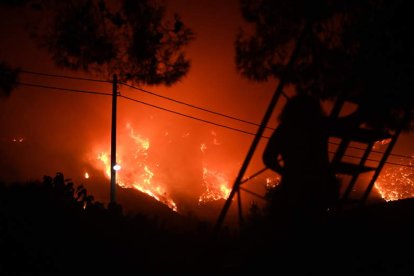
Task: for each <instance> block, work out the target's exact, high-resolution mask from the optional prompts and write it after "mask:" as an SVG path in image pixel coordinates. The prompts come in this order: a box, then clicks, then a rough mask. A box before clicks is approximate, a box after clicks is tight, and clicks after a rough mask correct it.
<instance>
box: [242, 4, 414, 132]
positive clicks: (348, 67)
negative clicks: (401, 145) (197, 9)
mask: <svg viewBox="0 0 414 276" xmlns="http://www.w3.org/2000/svg"><path fill="white" fill-rule="evenodd" d="M240 6H241V11H242V15H243V18H244V19H245V21H246V22H247V23H248V27H246V28H244V29H243V28H242V29H240V32H239V33H238V35H237V38H236V41H235V49H236V58H235V61H236V66H237V69H238V71H239V72H240V73H241V74H242V75H243V76H245V77H247V78H249V79H252V80H255V81H266V80H268V79H269V78H271V77H274V78H280V77H281V76H282V74H284V73H285V69H286V65H287V62H288V60H289V57H290V54H291V51H292V50H293V48H294V45H295V43H296V40H297V38H298V36H299V34H300V33H301V31H302V30H303V28H304V26H305V24H310V28H309V32H308V33H307V34H306V36H305V39H304V40H303V44H302V45H300V46H301V48H300V53H299V57H298V59H297V60H296V62H295V64H294V66H293V68H292V70H291V71H289V72H286V75H284V76H285V77H286V82H287V83H289V84H293V85H295V87H296V90H297V92H298V93H301V92H304V91H306V92H307V93H310V94H312V95H315V96H317V97H319V98H320V99H329V100H332V99H335V98H338V97H340V96H344V95H346V97H347V98H348V99H351V100H352V101H354V102H355V103H357V104H358V105H359V107H360V109H364V111H363V112H362V113H361V114H362V116H363V117H362V118H361V119H362V122H363V123H366V124H367V125H368V126H372V127H379V128H385V129H390V130H393V129H396V128H399V127H403V129H404V130H407V131H409V130H412V129H413V128H414V124H413V121H414V115H413V113H414V112H413V109H414V93H412V90H413V88H414V83H413V80H414V78H413V77H414V71H413V67H412V65H413V61H414V47H413V46H414V45H413V43H412V42H411V41H410V33H411V32H410V31H411V27H410V26H412V24H411V23H412V22H411V21H412V14H411V13H412V8H411V7H412V4H411V1H403V0H402V1H369V0H363V1H329V0H318V1H306V0H294V1H283V0H279V1H272V0H240ZM250 27H251V28H250Z"/></svg>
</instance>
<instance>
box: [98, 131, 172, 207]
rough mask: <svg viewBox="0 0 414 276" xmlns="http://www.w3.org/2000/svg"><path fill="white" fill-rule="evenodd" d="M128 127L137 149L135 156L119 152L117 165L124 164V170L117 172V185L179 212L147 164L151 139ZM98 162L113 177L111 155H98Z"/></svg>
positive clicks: (105, 153) (108, 175) (107, 175)
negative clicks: (134, 190)
mask: <svg viewBox="0 0 414 276" xmlns="http://www.w3.org/2000/svg"><path fill="white" fill-rule="evenodd" d="M126 127H127V129H128V132H129V135H128V137H129V138H130V139H131V140H132V141H133V145H134V146H135V148H134V151H133V154H125V152H124V151H123V150H122V148H121V149H120V150H119V152H117V155H118V160H117V161H118V163H117V165H119V166H120V164H124V165H123V166H122V170H119V171H117V179H116V182H117V184H118V185H119V186H120V187H123V188H131V187H133V188H135V189H137V190H139V191H141V192H142V193H145V194H147V195H149V196H151V197H153V198H154V199H156V200H158V201H160V202H162V203H164V204H165V205H167V206H168V207H169V208H171V209H172V210H173V211H175V212H177V210H178V208H177V204H176V203H175V202H174V201H173V200H172V199H171V198H170V197H169V196H168V194H167V191H166V189H165V188H164V186H163V185H162V183H154V181H153V178H154V172H153V170H152V168H151V166H150V165H149V164H147V157H148V149H149V148H150V142H149V139H148V138H145V137H143V136H141V135H139V134H137V133H136V132H135V131H134V129H133V128H132V127H131V125H130V124H127V125H126ZM97 160H99V161H100V162H99V163H100V164H95V165H98V168H99V169H101V170H103V171H104V172H105V175H106V177H107V178H108V179H109V178H110V176H111V162H110V158H109V154H108V153H107V152H101V153H99V154H98V157H97ZM119 168H120V167H119Z"/></svg>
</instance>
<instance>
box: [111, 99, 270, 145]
mask: <svg viewBox="0 0 414 276" xmlns="http://www.w3.org/2000/svg"><path fill="white" fill-rule="evenodd" d="M119 97H121V98H124V99H127V100H130V101H133V102H137V103H141V104H144V105H148V106H151V107H154V108H157V109H161V110H164V111H167V112H170V113H173V114H177V115H180V116H183V117H187V118H190V119H193V120H196V121H200V122H204V123H207V124H211V125H215V126H219V127H222V128H226V129H230V130H234V131H238V132H241V133H245V134H249V135H256V134H255V133H252V132H248V131H244V130H241V129H237V128H233V127H230V126H226V125H222V124H218V123H215V122H212V121H208V120H205V119H200V118H197V117H194V116H191V115H187V114H184V113H180V112H177V111H174V110H171V109H167V108H164V107H160V106H156V105H153V104H149V103H146V102H143V101H140V100H136V99H133V98H130V97H127V96H123V95H120V96H119ZM263 138H270V137H265V136H263Z"/></svg>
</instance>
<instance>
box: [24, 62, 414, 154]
mask: <svg viewBox="0 0 414 276" xmlns="http://www.w3.org/2000/svg"><path fill="white" fill-rule="evenodd" d="M21 72H24V73H28V74H35V75H44V76H50V77H61V78H68V79H78V80H87V81H95V82H105V83H108V82H109V81H104V80H96V79H88V78H78V77H71V76H65V75H55V74H47V73H41V72H33V71H25V70H22V71H21ZM18 84H20V85H25V86H31V87H40V88H46V89H54V90H61V91H67V92H77V93H86V94H95V95H104V96H112V94H109V93H104V92H97V91H90V90H79V89H70V88H63V87H55V86H49V85H41V84H32V83H24V82H18ZM120 84H123V85H126V86H128V87H131V88H133V89H136V90H140V91H142V92H145V93H149V94H152V95H154V96H157V97H161V98H165V99H168V100H170V101H174V102H177V103H180V104H183V105H187V106H190V107H193V108H196V109H199V110H202V111H206V112H209V113H212V114H216V115H220V116H223V117H227V118H231V119H234V120H237V121H240V122H244V123H248V124H252V125H256V126H259V124H256V123H253V122H249V121H245V120H243V119H239V118H236V117H232V116H228V115H225V114H222V113H219V112H216V111H211V110H208V109H204V108H202V107H197V106H195V105H192V104H188V103H185V102H181V101H178V100H175V99H172V98H169V97H165V96H162V95H159V94H156V93H154V92H151V91H147V90H145V89H141V88H138V87H135V86H132V85H129V84H126V83H120ZM120 96H121V95H120ZM121 97H123V98H125V99H128V100H132V101H135V102H138V103H142V104H145V105H149V106H152V107H155V108H158V109H162V110H164V111H167V112H171V113H175V114H178V115H181V116H184V117H187V118H191V119H194V120H198V121H202V122H205V123H208V124H212V125H216V126H219V127H223V128H226V129H230V130H234V131H238V132H241V133H245V134H249V135H255V134H254V133H252V132H248V131H244V130H241V129H237V128H233V127H230V126H226V125H222V124H218V123H215V122H212V121H208V120H205V119H200V118H197V117H194V116H191V115H187V114H183V113H180V112H177V111H173V110H170V109H166V108H162V107H158V106H155V105H152V104H148V103H145V102H143V101H139V100H136V99H133V98H130V97H126V96H121ZM286 97H287V96H286ZM267 128H268V129H272V130H274V128H270V127H267ZM262 138H265V139H269V138H270V137H267V136H262ZM329 143H330V144H334V145H339V143H335V142H332V141H329ZM349 148H353V149H357V150H365V149H364V148H360V147H356V146H349ZM372 152H373V153H378V154H383V153H384V152H382V151H376V150H373V151H372ZM390 156H396V157H401V158H407V159H413V157H411V156H407V155H402V154H395V153H391V154H390ZM373 161H374V160H373Z"/></svg>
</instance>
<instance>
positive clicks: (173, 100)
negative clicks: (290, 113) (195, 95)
mask: <svg viewBox="0 0 414 276" xmlns="http://www.w3.org/2000/svg"><path fill="white" fill-rule="evenodd" d="M120 84H122V85H125V86H128V87H130V88H132V89H135V90H139V91H141V92H144V93H147V94H150V95H153V96H156V97H159V98H163V99H166V100H169V101H172V102H175V103H179V104H182V105H185V106H189V107H192V108H195V109H198V110H201V111H204V112H208V113H211V114H214V115H218V116H222V117H225V118H229V119H232V120H236V121H239V122H243V123H246V124H250V125H255V126H260V124H258V123H254V122H250V121H247V120H243V119H240V118H236V117H233V116H230V115H226V114H223V113H220V112H217V111H213V110H210V109H206V108H203V107H199V106H195V105H193V104H189V103H186V102H182V101H179V100H175V99H173V98H170V97H166V96H162V95H160V94H157V93H154V92H151V91H148V90H145V89H142V88H139V87H136V86H133V85H130V84H127V83H124V82H121V83H120ZM286 97H287V96H286ZM266 128H267V129H271V130H275V129H274V128H272V127H266Z"/></svg>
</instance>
